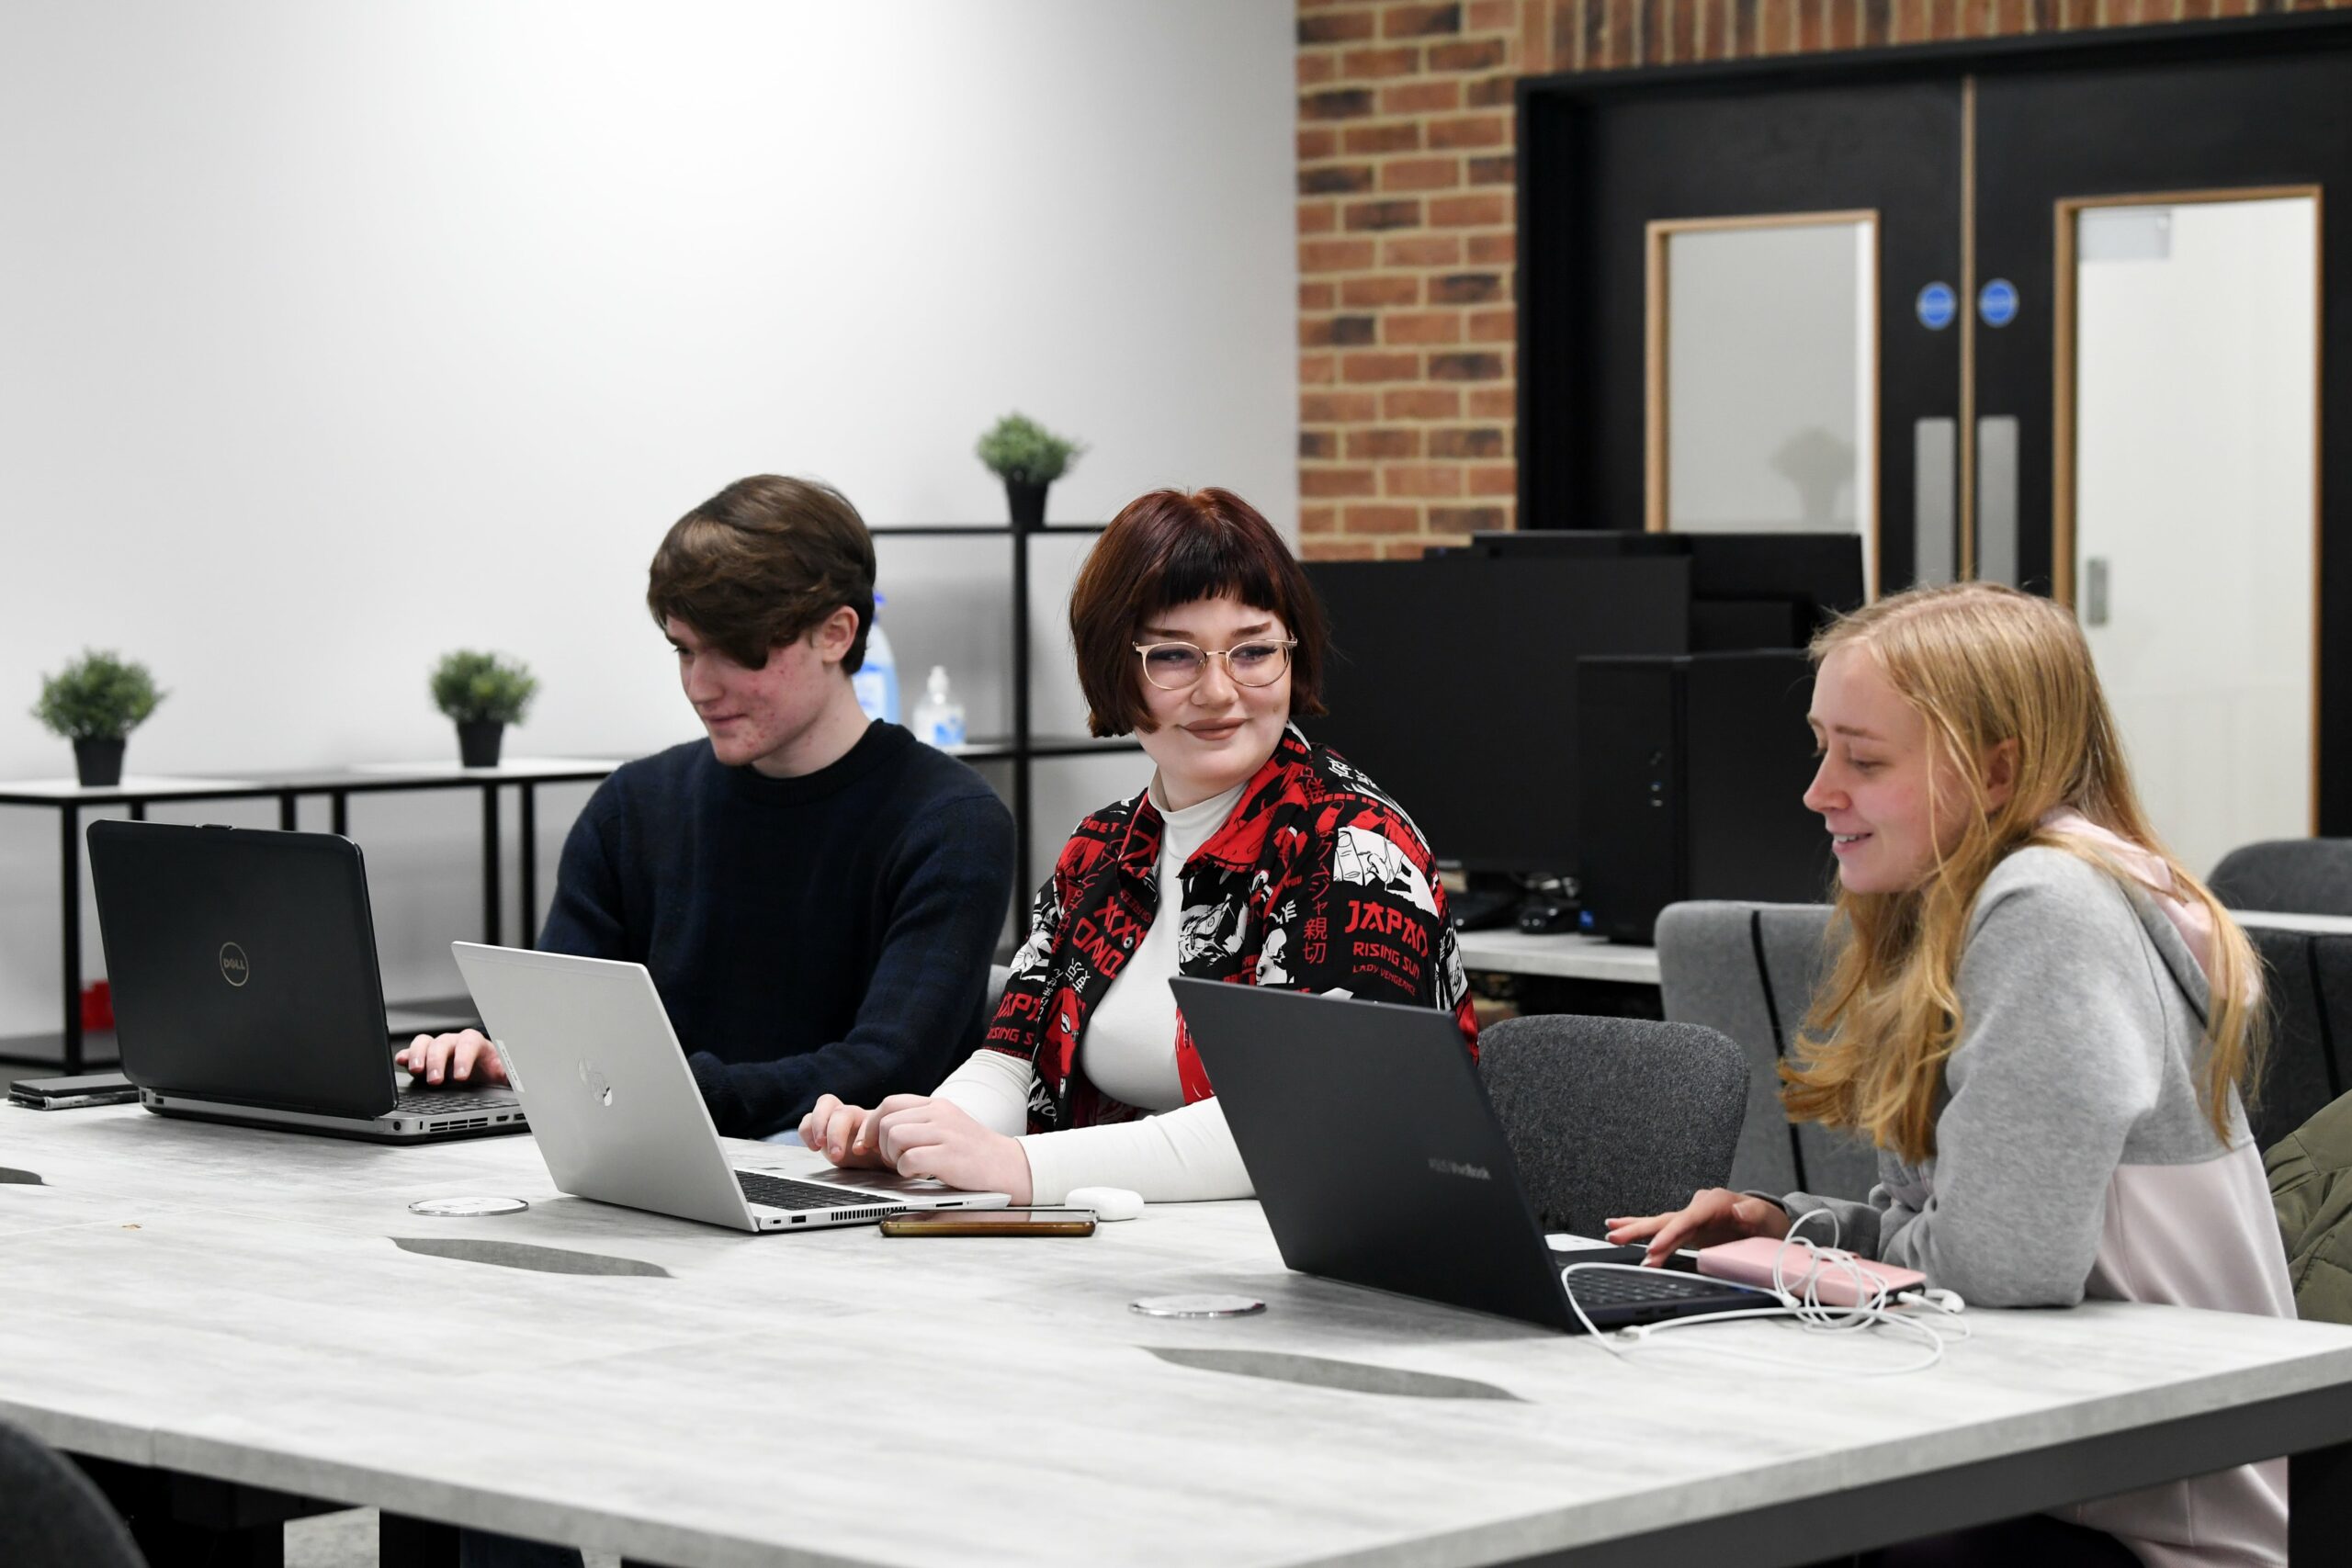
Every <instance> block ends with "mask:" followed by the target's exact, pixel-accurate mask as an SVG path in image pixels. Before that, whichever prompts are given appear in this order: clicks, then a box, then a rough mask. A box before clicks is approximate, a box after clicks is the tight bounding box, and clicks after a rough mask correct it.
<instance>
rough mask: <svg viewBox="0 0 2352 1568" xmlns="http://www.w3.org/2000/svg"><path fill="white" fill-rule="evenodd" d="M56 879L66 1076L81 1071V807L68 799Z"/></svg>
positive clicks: (61, 814) (62, 819)
mask: <svg viewBox="0 0 2352 1568" xmlns="http://www.w3.org/2000/svg"><path fill="white" fill-rule="evenodd" d="M58 821H59V823H60V825H61V826H62V829H63V831H62V833H61V834H60V835H59V840H60V841H59V855H58V863H57V880H58V884H59V887H60V889H61V895H60V901H59V904H58V911H57V930H58V935H59V938H60V941H61V942H62V945H63V947H64V949H65V962H64V970H65V1035H64V1042H65V1051H64V1055H65V1062H64V1070H65V1074H66V1076H67V1077H72V1076H73V1075H74V1074H75V1073H78V1072H80V1071H81V1070H82V833H81V826H82V808H81V807H78V806H75V805H74V804H72V803H71V802H68V803H67V804H66V805H65V806H64V807H62V809H60V811H59V812H58Z"/></svg>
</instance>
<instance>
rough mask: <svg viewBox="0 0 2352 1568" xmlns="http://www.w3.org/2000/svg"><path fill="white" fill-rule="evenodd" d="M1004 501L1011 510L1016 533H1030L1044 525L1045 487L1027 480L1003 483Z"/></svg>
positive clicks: (1012, 480)
mask: <svg viewBox="0 0 2352 1568" xmlns="http://www.w3.org/2000/svg"><path fill="white" fill-rule="evenodd" d="M1004 499H1005V502H1006V504H1008V505H1010V506H1011V507H1012V526H1013V529H1014V531H1015V532H1017V533H1023V534H1027V533H1032V532H1034V531H1035V530H1036V529H1039V528H1042V527H1044V526H1045V525H1046V487H1045V486H1044V485H1041V484H1037V483H1035V482H1034V481H1032V480H1029V479H1007V480H1005V481H1004Z"/></svg>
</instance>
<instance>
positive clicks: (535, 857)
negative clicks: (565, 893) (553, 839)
mask: <svg viewBox="0 0 2352 1568" xmlns="http://www.w3.org/2000/svg"><path fill="white" fill-rule="evenodd" d="M521 859H522V862H523V868H522V877H523V929H522V930H521V931H519V932H517V933H516V935H515V946H517V947H529V946H530V945H531V944H532V943H533V942H537V940H538V931H537V927H538V923H539V791H538V785H537V783H536V782H535V781H533V780H531V779H525V780H524V781H523V847H522V851H521Z"/></svg>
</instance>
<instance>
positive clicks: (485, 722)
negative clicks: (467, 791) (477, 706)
mask: <svg viewBox="0 0 2352 1568" xmlns="http://www.w3.org/2000/svg"><path fill="white" fill-rule="evenodd" d="M505 735H506V727H505V726H504V725H503V724H501V723H499V722H498V720H496V719H494V718H471V719H468V718H461V719H459V720H458V761H459V762H460V763H462V764H464V765H465V766H466V767H469V768H494V767H496V766H498V743H499V741H501V740H502V739H504V738H505Z"/></svg>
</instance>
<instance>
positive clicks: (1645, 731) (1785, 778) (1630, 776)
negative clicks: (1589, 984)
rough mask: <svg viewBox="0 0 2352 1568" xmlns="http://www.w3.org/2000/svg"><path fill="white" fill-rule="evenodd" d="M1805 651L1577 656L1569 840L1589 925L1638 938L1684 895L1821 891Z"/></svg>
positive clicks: (1814, 895)
mask: <svg viewBox="0 0 2352 1568" xmlns="http://www.w3.org/2000/svg"><path fill="white" fill-rule="evenodd" d="M1812 700H1813V670H1812V667H1811V665H1810V664H1809V663H1808V661H1807V660H1806V659H1805V656H1804V654H1803V653H1800V652H1796V651H1794V650H1791V649H1764V650H1759V651H1756V652H1749V653H1697V654H1685V655H1681V656H1669V657H1665V658H1657V657H1649V658H1591V659H1580V660H1577V732H1578V735H1579V737H1580V739H1581V742H1582V745H1581V755H1580V759H1579V761H1580V766H1579V768H1578V776H1577V815H1578V820H1579V829H1578V832H1577V840H1578V842H1579V844H1580V845H1581V847H1582V850H1583V854H1582V856H1581V857H1580V864H1579V870H1580V873H1581V884H1582V898H1583V903H1584V908H1585V910H1586V912H1587V913H1588V914H1589V916H1590V918H1591V929H1592V930H1593V931H1595V932H1597V933H1598V934H1600V935H1602V936H1606V937H1608V938H1610V939H1611V941H1613V942H1648V941H1649V940H1650V938H1651V933H1652V931H1653V929H1654V928H1655V927H1656V925H1657V916H1658V911H1659V910H1661V909H1663V908H1666V907H1667V906H1668V904H1672V903H1676V902H1679V901H1680V900H1682V899H1686V898H1746V899H1758V900H1763V901H1768V902H1773V903H1810V902H1815V901H1817V900H1819V899H1821V898H1824V897H1827V895H1828V891H1829V887H1830V874H1831V861H1830V854H1829V833H1828V830H1827V829H1826V828H1824V827H1823V826H1822V821H1821V818H1820V817H1818V816H1817V815H1815V813H1813V812H1811V811H1808V810H1806V809H1805V807H1804V791H1805V786H1806V785H1807V784H1809V783H1810V782H1811V781H1812V778H1813V771H1814V755H1813V735H1812V732H1811V731H1810V730H1809V729H1808V728H1806V727H1805V710H1806V707H1807V706H1808V705H1810V704H1811V702H1812Z"/></svg>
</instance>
